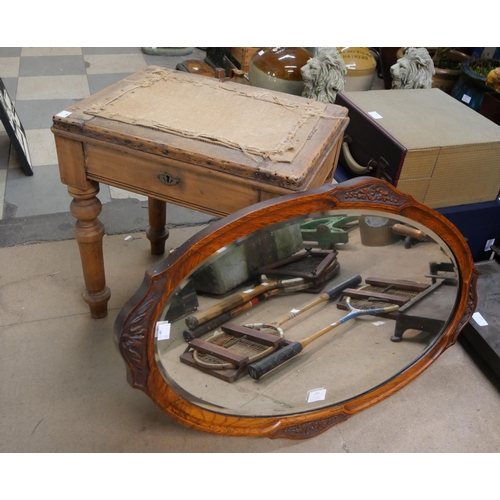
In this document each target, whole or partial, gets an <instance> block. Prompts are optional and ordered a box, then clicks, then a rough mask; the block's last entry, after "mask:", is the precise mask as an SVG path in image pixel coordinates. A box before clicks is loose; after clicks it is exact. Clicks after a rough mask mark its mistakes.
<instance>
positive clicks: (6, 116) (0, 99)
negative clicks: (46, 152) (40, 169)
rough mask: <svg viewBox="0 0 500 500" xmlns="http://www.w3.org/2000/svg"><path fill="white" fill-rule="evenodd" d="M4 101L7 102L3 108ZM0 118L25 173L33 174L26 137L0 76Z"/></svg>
mask: <svg viewBox="0 0 500 500" xmlns="http://www.w3.org/2000/svg"><path fill="white" fill-rule="evenodd" d="M4 102H5V103H6V104H7V108H5V105H4ZM0 120H1V121H2V123H3V126H4V128H5V131H6V132H7V135H8V136H9V139H10V142H11V143H12V145H13V146H14V149H15V150H16V153H17V156H18V157H19V162H20V163H21V167H22V169H23V171H24V173H25V174H26V175H33V169H32V167H31V156H30V152H29V148H28V140H27V138H26V132H25V131H24V127H23V125H22V123H21V120H20V119H19V116H18V115H17V111H16V108H15V107H14V103H13V102H12V99H11V98H10V96H9V93H8V92H7V89H6V88H5V85H4V83H3V81H2V79H1V78H0Z"/></svg>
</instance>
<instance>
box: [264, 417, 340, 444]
mask: <svg viewBox="0 0 500 500" xmlns="http://www.w3.org/2000/svg"><path fill="white" fill-rule="evenodd" d="M349 417H350V415H347V414H346V413H339V414H337V415H333V416H332V417H329V418H324V419H321V420H314V421H312V422H304V423H303V424H298V425H292V426H290V427H285V428H284V429H281V430H279V431H277V432H276V433H275V434H273V435H272V437H273V438H291V439H309V438H312V437H315V436H317V435H318V434H321V433H322V432H324V431H326V430H328V429H329V428H330V427H332V426H333V425H336V424H339V423H340V422H343V421H344V420H347V419H348V418H349Z"/></svg>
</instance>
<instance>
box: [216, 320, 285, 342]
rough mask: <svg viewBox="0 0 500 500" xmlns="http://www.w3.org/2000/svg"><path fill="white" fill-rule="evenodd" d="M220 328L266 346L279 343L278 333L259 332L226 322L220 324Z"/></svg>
mask: <svg viewBox="0 0 500 500" xmlns="http://www.w3.org/2000/svg"><path fill="white" fill-rule="evenodd" d="M221 330H222V331H223V332H226V333H229V334H231V335H234V336H235V337H246V338H247V339H248V340H253V341H255V342H258V343H259V344H263V345H267V346H273V347H278V346H279V344H280V343H281V337H279V336H278V335H272V334H270V333H266V332H261V331H259V330H255V329H253V328H248V327H246V326H243V325H237V324H236V323H226V324H225V325H222V326H221Z"/></svg>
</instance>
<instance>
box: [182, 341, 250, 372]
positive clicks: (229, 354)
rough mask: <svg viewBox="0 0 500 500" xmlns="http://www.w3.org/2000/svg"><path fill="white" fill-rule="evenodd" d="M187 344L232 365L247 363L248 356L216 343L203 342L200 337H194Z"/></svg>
mask: <svg viewBox="0 0 500 500" xmlns="http://www.w3.org/2000/svg"><path fill="white" fill-rule="evenodd" d="M189 346H190V347H192V348H193V349H195V350H197V351H199V352H204V353H205V354H213V355H214V356H217V357H218V358H220V359H223V360H224V361H227V362H228V363H233V364H234V365H237V366H239V365H241V364H243V363H248V356H242V355H241V354H238V353H237V352H234V351H231V350H230V349H225V348H224V347H220V346H218V345H216V344H211V343H210V342H205V341H204V340H201V339H194V340H191V342H189Z"/></svg>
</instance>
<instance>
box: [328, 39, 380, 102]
mask: <svg viewBox="0 0 500 500" xmlns="http://www.w3.org/2000/svg"><path fill="white" fill-rule="evenodd" d="M337 49H338V51H339V53H340V55H341V57H342V59H343V60H344V63H345V66H346V69H347V74H346V79H345V88H344V91H345V92H355V91H358V90H370V89H371V87H372V84H373V77H374V75H375V70H376V67H377V61H376V60H375V57H373V54H372V53H371V51H370V49H368V48H366V47H337Z"/></svg>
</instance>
